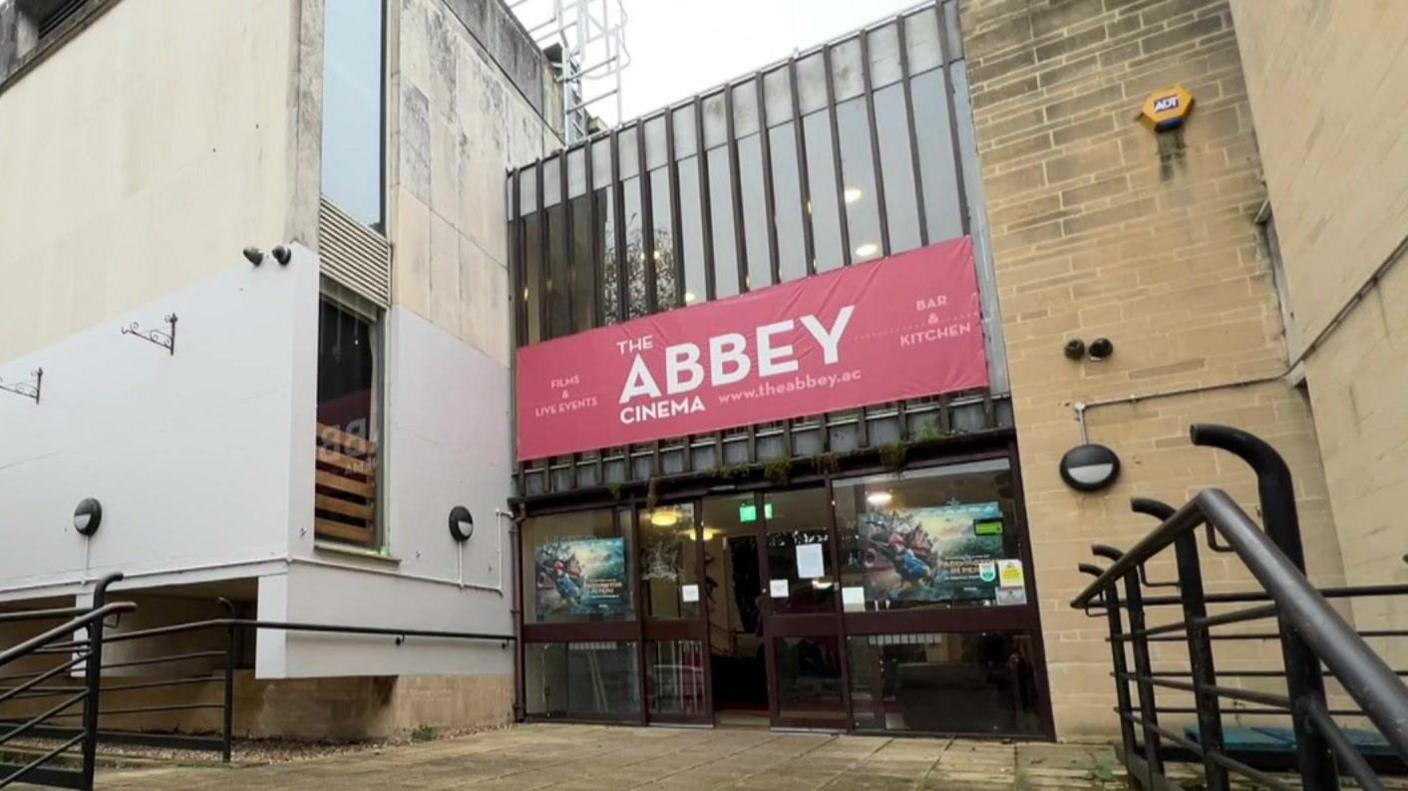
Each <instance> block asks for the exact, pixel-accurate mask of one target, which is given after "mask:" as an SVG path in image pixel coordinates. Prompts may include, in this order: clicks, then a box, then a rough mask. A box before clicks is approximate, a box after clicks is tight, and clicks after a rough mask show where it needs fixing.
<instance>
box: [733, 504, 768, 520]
mask: <svg viewBox="0 0 1408 791" xmlns="http://www.w3.org/2000/svg"><path fill="white" fill-rule="evenodd" d="M763 517H764V518H765V519H771V518H772V503H763ZM738 521H740V522H756V521H758V506H756V505H754V504H753V503H746V504H744V505H740V506H738Z"/></svg>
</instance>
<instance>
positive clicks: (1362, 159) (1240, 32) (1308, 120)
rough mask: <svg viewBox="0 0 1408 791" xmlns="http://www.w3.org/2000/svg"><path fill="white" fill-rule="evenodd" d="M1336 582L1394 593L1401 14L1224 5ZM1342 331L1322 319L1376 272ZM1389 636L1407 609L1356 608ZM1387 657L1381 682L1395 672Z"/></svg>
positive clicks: (1407, 186)
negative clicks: (1310, 417)
mask: <svg viewBox="0 0 1408 791" xmlns="http://www.w3.org/2000/svg"><path fill="white" fill-rule="evenodd" d="M1232 11H1233V18H1234V21H1235V22H1236V29H1237V40H1238V43H1239V45H1240V49H1241V55H1242V61H1243V67H1244V69H1245V71H1246V75H1247V88H1248V93H1249V95H1250V97H1251V109H1252V113H1253V116H1254V118H1255V120H1256V128H1257V144H1258V148H1259V149H1260V152H1261V158H1262V163H1263V167H1264V169H1265V175H1266V183H1267V187H1268V189H1269V191H1270V199H1271V208H1272V213H1273V217H1274V218H1275V224H1276V231H1277V235H1278V237H1279V239H1280V248H1281V255H1282V261H1283V265H1284V269H1285V274H1286V290H1287V291H1288V292H1289V294H1290V302H1291V308H1292V313H1293V314H1294V318H1293V320H1292V324H1293V326H1292V330H1293V336H1294V338H1295V342H1294V343H1293V344H1292V348H1293V349H1304V348H1306V347H1307V346H1309V345H1310V343H1311V342H1312V341H1313V340H1314V339H1316V338H1317V337H1319V336H1321V335H1322V334H1323V335H1324V338H1323V340H1322V342H1321V343H1320V344H1319V345H1318V346H1316V347H1315V348H1313V349H1311V350H1310V353H1309V355H1308V357H1307V359H1306V362H1305V374H1306V380H1307V384H1308V386H1309V391H1310V398H1311V403H1312V405H1313V414H1314V419H1315V429H1316V433H1317V434H1318V436H1319V439H1320V447H1321V451H1322V453H1323V455H1324V460H1325V475H1326V478H1327V480H1328V482H1329V492H1330V505H1331V509H1332V511H1333V513H1334V517H1335V523H1336V524H1337V525H1338V528H1339V538H1340V550H1341V552H1342V554H1343V556H1344V567H1345V576H1346V578H1347V579H1349V580H1350V581H1352V582H1353V583H1355V584H1376V583H1405V582H1408V564H1405V563H1404V562H1403V559H1402V554H1403V549H1404V544H1403V537H1404V535H1405V531H1404V527H1403V524H1402V519H1401V515H1402V512H1403V506H1404V503H1405V502H1406V501H1408V266H1405V263H1404V262H1403V261H1402V260H1396V261H1395V256H1396V257H1397V259H1402V258H1403V257H1404V244H1405V241H1408V239H1405V235H1408V145H1405V144H1404V142H1403V112H1404V108H1405V107H1408V79H1404V78H1403V75H1404V74H1405V73H1408V14H1404V13H1403V11H1404V9H1403V7H1402V6H1401V5H1399V4H1397V3H1394V2H1384V1H1382V0H1381V2H1361V3H1318V2H1311V0H1293V1H1288V2H1283V3H1280V4H1278V8H1277V13H1274V14H1267V13H1263V12H1262V11H1261V9H1260V8H1259V7H1258V6H1257V5H1256V4H1241V3H1234V4H1232ZM1388 261H1395V262H1394V263H1389V264H1388V267H1389V268H1388V270H1387V274H1386V275H1385V276H1384V277H1383V279H1382V280H1381V281H1380V282H1379V283H1378V285H1377V287H1373V288H1369V289H1368V290H1367V291H1365V292H1364V296H1363V299H1362V301H1359V302H1357V303H1356V304H1355V305H1354V306H1353V307H1352V308H1351V310H1350V311H1349V313H1348V314H1347V316H1346V318H1345V319H1344V321H1343V322H1342V323H1340V324H1338V325H1337V326H1332V324H1331V322H1332V319H1333V318H1334V316H1335V314H1336V313H1337V312H1338V311H1339V310H1340V309H1341V308H1342V307H1343V306H1345V305H1346V304H1347V303H1348V302H1349V301H1350V300H1351V298H1352V297H1353V296H1354V295H1355V294H1356V292H1359V291H1360V289H1361V288H1362V287H1363V286H1364V285H1365V284H1366V283H1367V282H1368V281H1369V278H1370V277H1371V275H1373V273H1374V272H1375V270H1376V269H1378V268H1379V267H1380V266H1383V265H1384V264H1385V262H1388ZM1354 612H1355V616H1356V619H1357V621H1358V623H1359V625H1360V626H1361V627H1363V628H1400V629H1401V628H1403V627H1404V625H1405V623H1408V603H1405V602H1403V601H1402V599H1401V598H1400V599H1398V600H1395V599H1391V598H1390V599H1374V600H1364V601H1359V602H1356V603H1355V608H1354ZM1392 642H1393V643H1396V644H1398V645H1397V646H1396V648H1397V649H1398V651H1399V652H1400V653H1398V654H1396V655H1395V658H1396V660H1397V661H1396V663H1395V667H1401V666H1402V662H1403V661H1404V660H1405V659H1408V656H1405V655H1404V653H1402V652H1403V649H1404V647H1403V646H1402V642H1403V641H1401V640H1399V641H1392Z"/></svg>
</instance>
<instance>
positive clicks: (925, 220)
mask: <svg viewBox="0 0 1408 791" xmlns="http://www.w3.org/2000/svg"><path fill="white" fill-rule="evenodd" d="M907 19H908V18H907V17H903V16H902V17H900V18H899V19H898V20H897V21H896V23H895V25H896V28H897V29H898V31H899V48H900V84H901V85H903V86H904V121H905V125H906V128H907V129H908V130H909V162H910V170H911V171H912V172H913V173H914V206H915V208H916V209H917V210H918V212H919V243H920V244H921V245H926V246H927V245H928V244H929V213H928V211H927V210H926V209H925V207H924V169H923V168H922V167H920V166H919V130H918V128H917V127H916V126H915V123H914V90H913V87H912V86H911V85H910V84H909V76H910V75H909V42H908V39H907V38H906V37H905V36H906V34H905V25H906V24H908V22H907Z"/></svg>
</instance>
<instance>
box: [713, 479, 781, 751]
mask: <svg viewBox="0 0 1408 791" xmlns="http://www.w3.org/2000/svg"><path fill="white" fill-rule="evenodd" d="M702 510H703V516H704V527H703V534H702V539H703V544H704V589H705V600H706V603H707V605H708V606H707V618H708V623H709V669H710V671H711V673H712V674H713V678H714V697H713V703H714V721H715V723H717V724H723V725H755V726H759V727H764V726H767V725H768V724H769V716H770V709H769V706H768V672H767V653H766V644H765V642H764V639H763V635H764V620H763V619H764V604H765V603H764V601H763V598H764V597H763V570H762V564H761V562H760V560H759V553H758V525H757V519H758V516H757V509H756V498H755V497H754V495H752V494H744V495H723V496H716V497H709V498H706V499H705V500H704V502H703V509H702Z"/></svg>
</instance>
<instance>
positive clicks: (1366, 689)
mask: <svg viewBox="0 0 1408 791" xmlns="http://www.w3.org/2000/svg"><path fill="white" fill-rule="evenodd" d="M1204 523H1206V524H1208V525H1210V526H1211V527H1212V528H1213V529H1214V530H1216V531H1217V532H1218V533H1219V534H1220V535H1221V536H1222V537H1223V538H1224V539H1225V540H1226V541H1227V542H1228V544H1229V545H1230V546H1231V548H1232V550H1233V551H1234V552H1235V553H1236V554H1237V556H1238V557H1239V558H1241V560H1242V562H1243V563H1245V564H1246V566H1247V569H1248V571H1250V572H1251V574H1252V576H1253V577H1255V578H1256V580H1257V582H1259V583H1260V584H1261V586H1262V587H1263V588H1264V589H1265V590H1266V592H1267V593H1268V594H1269V595H1270V597H1271V600H1272V601H1273V602H1275V604H1276V607H1277V609H1278V612H1279V613H1280V615H1281V617H1282V618H1284V619H1286V621H1287V622H1289V623H1290V624H1291V626H1292V627H1293V628H1294V629H1295V631H1296V632H1297V633H1298V634H1299V635H1300V636H1301V638H1303V639H1304V640H1305V642H1306V643H1307V644H1309V645H1310V647H1311V648H1312V649H1313V650H1314V651H1315V653H1316V654H1317V655H1318V656H1319V658H1320V659H1321V661H1323V662H1324V663H1325V665H1326V666H1327V667H1329V668H1330V671H1331V672H1332V673H1334V675H1335V677H1336V678H1337V679H1339V681H1340V683H1341V684H1342V685H1343V687H1344V689H1345V691H1346V692H1347V693H1348V694H1349V696H1350V697H1351V698H1353V699H1354V701H1355V702H1356V703H1358V704H1359V705H1360V706H1361V707H1362V708H1363V711H1364V715H1365V716H1366V717H1368V718H1369V719H1370V721H1372V722H1373V723H1374V725H1375V726H1376V727H1377V728H1378V729H1379V731H1380V732H1381V733H1382V734H1383V735H1384V738H1385V739H1387V740H1388V741H1389V743H1390V744H1392V745H1393V747H1394V749H1395V750H1397V751H1398V753H1399V755H1401V756H1403V757H1405V758H1406V759H1408V687H1405V686H1404V684H1403V682H1402V681H1401V680H1400V679H1399V678H1398V676H1397V674H1395V673H1394V671H1393V670H1392V669H1391V668H1390V667H1389V666H1388V665H1387V664H1385V663H1384V661H1383V659H1381V658H1380V657H1379V656H1378V654H1376V653H1375V652H1374V651H1373V649H1371V648H1370V647H1369V646H1368V644H1367V643H1365V642H1364V639H1363V638H1362V637H1360V636H1359V634H1358V633H1357V632H1356V631H1355V630H1354V629H1353V628H1352V627H1351V626H1350V625H1349V624H1348V623H1346V622H1345V621H1344V619H1343V618H1342V617H1340V614H1339V613H1338V612H1336V611H1335V609H1334V608H1333V607H1331V606H1330V605H1329V603H1328V602H1327V601H1326V600H1325V597H1323V596H1321V595H1320V592H1319V591H1317V590H1316V589H1315V588H1314V587H1313V586H1312V585H1311V584H1310V582H1309V581H1308V580H1307V579H1306V578H1305V575H1304V574H1302V573H1301V572H1300V570H1299V569H1298V568H1297V567H1296V565H1295V564H1294V563H1292V561H1291V560H1290V559H1288V558H1287V557H1286V556H1285V554H1283V553H1282V552H1281V550H1280V549H1278V548H1277V546H1276V544H1275V542H1273V541H1272V540H1271V539H1270V538H1269V537H1268V536H1267V535H1266V534H1265V533H1263V532H1262V530H1261V528H1260V527H1259V526H1258V525H1257V524H1256V522H1254V521H1252V519H1251V517H1250V516H1248V515H1247V513H1246V512H1245V511H1243V510H1242V509H1241V507H1240V506H1238V505H1237V503H1236V502H1235V501H1234V500H1233V499H1232V498H1231V497H1230V496H1228V494H1227V493H1226V492H1224V491H1222V490H1220V489H1205V490H1203V491H1202V492H1200V493H1199V494H1198V495H1197V496H1196V497H1194V498H1193V499H1192V500H1190V501H1189V502H1188V503H1186V504H1185V505H1184V506H1183V507H1182V508H1179V509H1178V510H1177V511H1175V512H1174V513H1173V515H1172V516H1170V517H1168V518H1167V519H1165V520H1164V521H1163V523H1161V524H1160V525H1159V526H1158V527H1157V528H1155V529H1154V530H1153V532H1151V533H1149V535H1147V536H1145V537H1144V539H1143V540H1141V541H1140V542H1139V543H1138V544H1136V545H1135V546H1134V547H1133V548H1132V549H1130V550H1129V551H1128V552H1125V553H1124V554H1123V555H1122V556H1121V557H1120V558H1119V559H1118V560H1115V561H1114V562H1113V563H1112V564H1111V565H1110V567H1109V568H1107V569H1106V570H1105V571H1104V573H1103V574H1101V575H1100V576H1099V577H1098V578H1097V579H1096V580H1095V581H1094V582H1092V583H1090V585H1089V586H1088V587H1086V589H1085V590H1083V591H1081V593H1080V595H1078V596H1076V598H1075V599H1074V600H1072V602H1071V606H1072V607H1075V608H1077V609H1084V608H1085V607H1087V606H1088V605H1090V604H1091V602H1092V601H1094V600H1095V599H1096V597H1097V596H1099V595H1100V593H1101V591H1103V590H1105V589H1107V588H1110V587H1112V586H1113V585H1114V584H1115V583H1116V582H1118V581H1120V580H1121V579H1122V578H1123V577H1124V576H1125V575H1127V574H1130V573H1132V572H1136V570H1137V567H1138V566H1139V565H1140V564H1142V563H1144V562H1145V561H1147V560H1148V559H1149V558H1151V557H1153V556H1154V555H1155V554H1157V553H1158V552H1160V551H1161V550H1163V549H1165V548H1166V547H1168V546H1170V545H1171V544H1173V543H1174V541H1175V540H1177V539H1178V538H1179V537H1180V536H1182V535H1184V534H1185V533H1188V532H1191V531H1194V530H1196V529H1197V528H1198V527H1199V526H1201V525H1202V524H1204Z"/></svg>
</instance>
